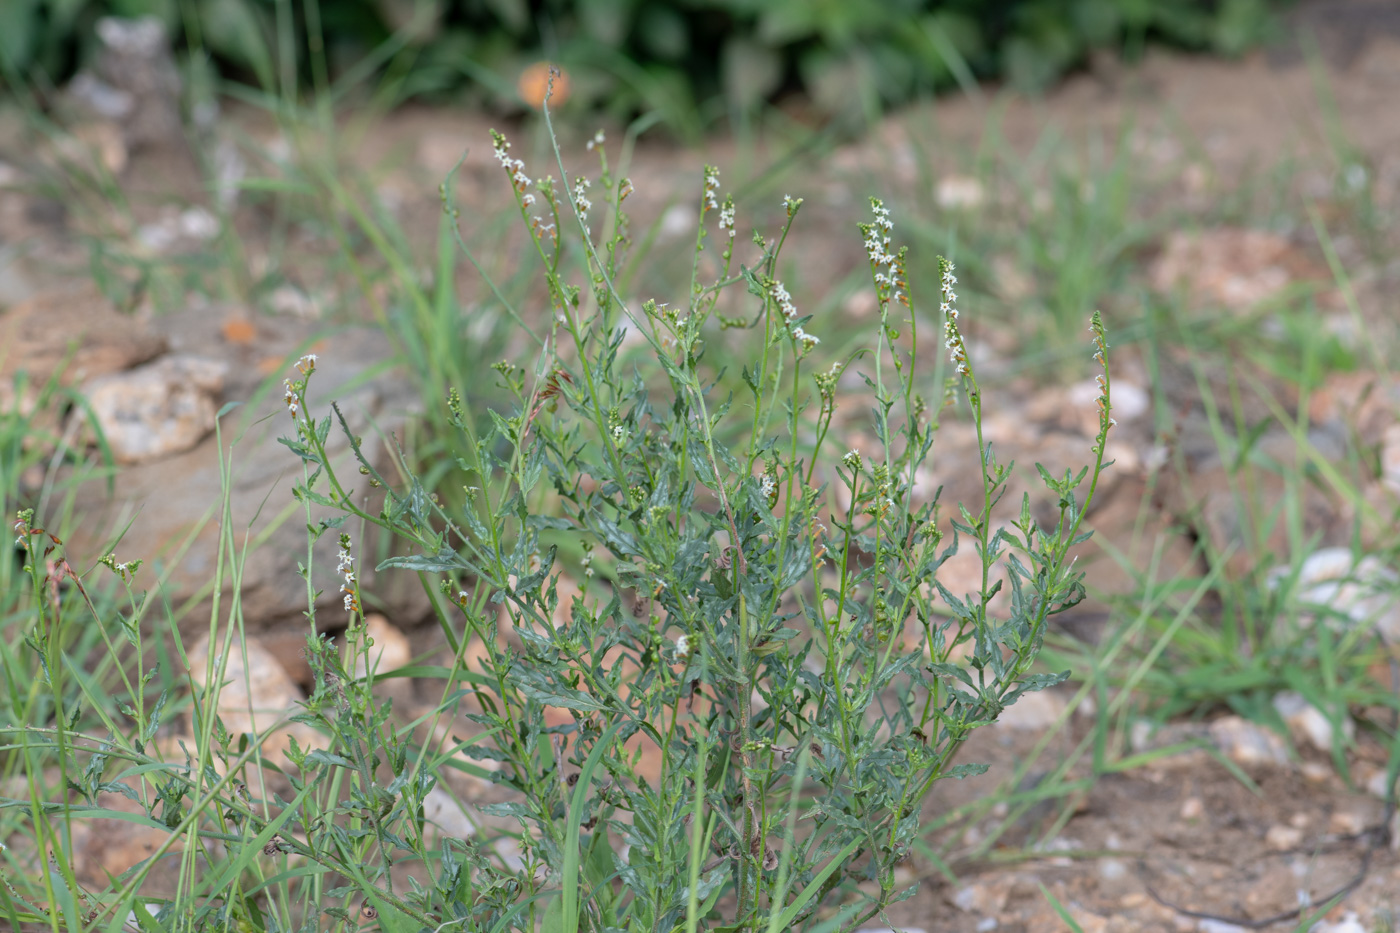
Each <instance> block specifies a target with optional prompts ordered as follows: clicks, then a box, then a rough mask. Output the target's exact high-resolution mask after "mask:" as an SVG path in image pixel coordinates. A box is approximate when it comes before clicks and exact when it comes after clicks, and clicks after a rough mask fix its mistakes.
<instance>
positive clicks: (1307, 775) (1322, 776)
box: [1298, 761, 1332, 784]
mask: <svg viewBox="0 0 1400 933" xmlns="http://www.w3.org/2000/svg"><path fill="white" fill-rule="evenodd" d="M1298 770H1300V771H1301V772H1302V773H1303V780H1305V781H1307V782H1308V783H1309V784H1326V783H1328V782H1329V781H1331V780H1332V768H1331V767H1330V766H1328V765H1325V764H1323V763H1322V762H1320V761H1305V762H1303V763H1302V764H1301V765H1300V766H1299V768H1298Z"/></svg>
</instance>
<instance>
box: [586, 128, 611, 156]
mask: <svg viewBox="0 0 1400 933" xmlns="http://www.w3.org/2000/svg"><path fill="white" fill-rule="evenodd" d="M606 141H607V138H606V137H605V136H603V131H602V130H599V131H598V132H596V133H594V134H593V138H592V139H590V140H589V141H588V151H589V152H592V151H593V147H594V146H601V145H602V144H603V143H604V142H606Z"/></svg>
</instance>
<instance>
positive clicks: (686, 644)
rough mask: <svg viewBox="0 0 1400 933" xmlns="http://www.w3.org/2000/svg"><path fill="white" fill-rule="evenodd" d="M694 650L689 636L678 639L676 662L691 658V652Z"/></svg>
mask: <svg viewBox="0 0 1400 933" xmlns="http://www.w3.org/2000/svg"><path fill="white" fill-rule="evenodd" d="M693 650H694V646H693V645H692V644H691V640H690V636H689V635H682V636H681V637H680V638H677V639H676V660H677V661H684V660H685V659H686V658H689V657H690V652H691V651H693Z"/></svg>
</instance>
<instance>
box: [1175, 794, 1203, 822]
mask: <svg viewBox="0 0 1400 933" xmlns="http://www.w3.org/2000/svg"><path fill="white" fill-rule="evenodd" d="M1205 812H1206V804H1205V801H1204V800H1202V799H1201V798H1200V797H1187V798H1186V799H1185V800H1183V801H1182V802H1181V818H1182V819H1183V820H1199V819H1200V818H1201V817H1202V816H1204V815H1205Z"/></svg>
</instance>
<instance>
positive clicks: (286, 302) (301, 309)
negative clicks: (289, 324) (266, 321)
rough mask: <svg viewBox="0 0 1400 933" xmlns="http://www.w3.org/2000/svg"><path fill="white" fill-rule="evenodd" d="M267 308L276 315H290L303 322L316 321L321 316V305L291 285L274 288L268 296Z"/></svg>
mask: <svg viewBox="0 0 1400 933" xmlns="http://www.w3.org/2000/svg"><path fill="white" fill-rule="evenodd" d="M267 306H268V308H269V309H270V310H271V311H272V312H273V313H274V314H288V315H291V316H292V317H295V318H300V319H301V320H303V321H314V320H316V319H317V318H319V317H320V316H321V305H320V303H319V302H318V301H316V299H314V298H312V297H311V296H310V295H308V294H307V293H306V292H304V291H302V290H301V289H299V288H297V287H296V286H295V285H291V284H283V285H279V286H277V287H276V288H274V289H273V290H272V292H271V293H270V294H269V295H268V296H267Z"/></svg>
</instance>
